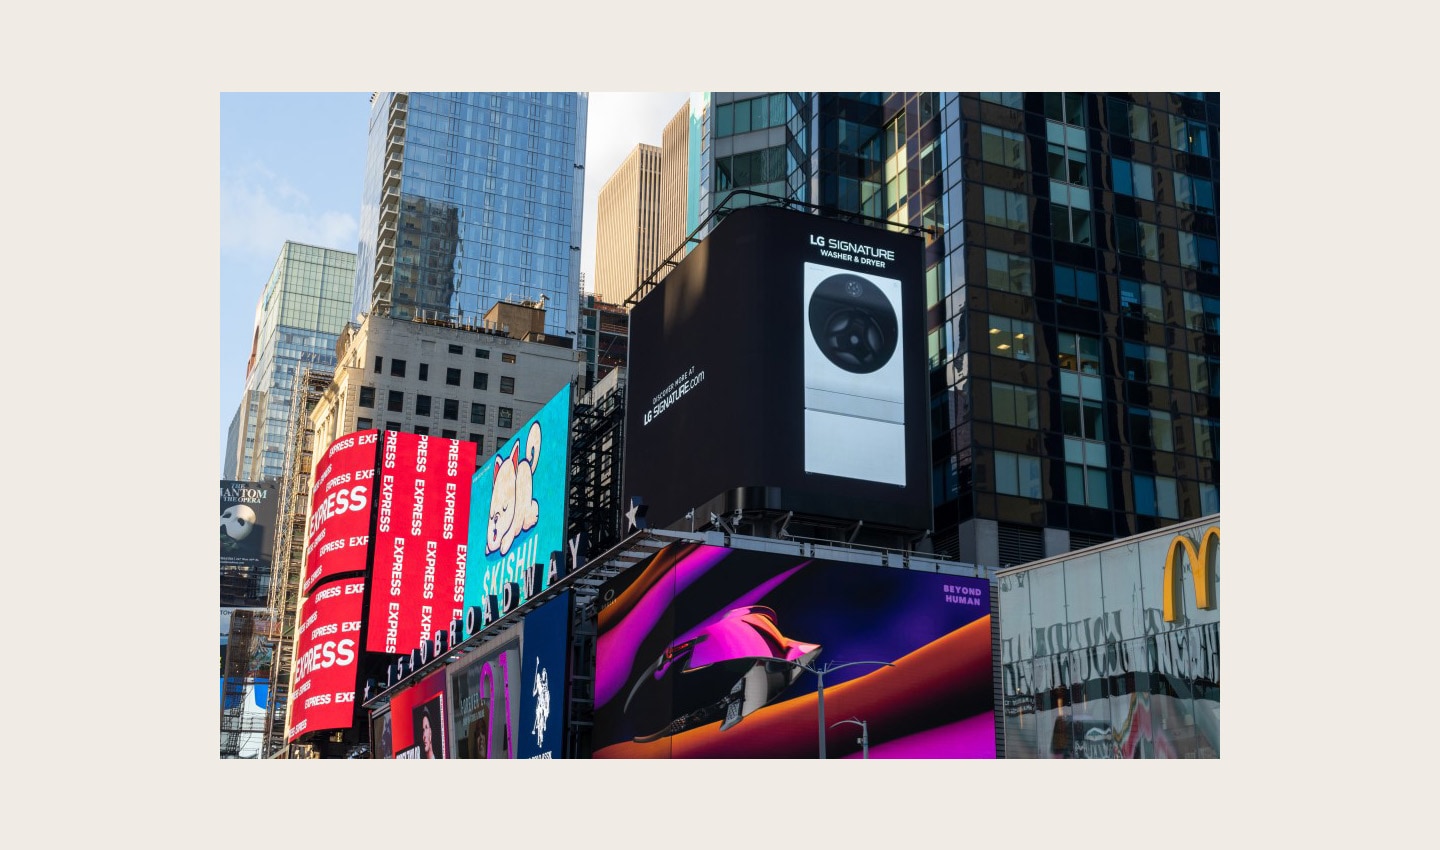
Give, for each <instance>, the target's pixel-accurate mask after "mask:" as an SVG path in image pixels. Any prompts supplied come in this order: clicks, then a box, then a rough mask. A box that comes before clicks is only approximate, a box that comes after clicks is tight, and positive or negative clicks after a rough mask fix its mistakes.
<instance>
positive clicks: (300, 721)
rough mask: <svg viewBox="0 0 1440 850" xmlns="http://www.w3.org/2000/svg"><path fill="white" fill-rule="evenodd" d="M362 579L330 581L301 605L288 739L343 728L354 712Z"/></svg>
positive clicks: (292, 674)
mask: <svg viewBox="0 0 1440 850" xmlns="http://www.w3.org/2000/svg"><path fill="white" fill-rule="evenodd" d="M364 598H365V582H364V581H363V580H362V579H358V578H357V579H353V580H349V581H335V582H329V583H327V584H326V585H325V586H323V587H321V588H320V589H319V590H317V591H316V592H315V593H314V594H313V595H311V596H310V597H308V598H306V599H305V601H304V603H302V604H301V606H300V614H299V616H300V624H299V627H298V628H296V630H295V664H294V667H293V668H292V670H291V674H290V675H291V685H290V720H289V722H290V727H289V729H288V730H287V731H286V740H287V741H293V740H295V738H296V737H298V736H300V735H303V734H305V733H308V732H318V731H321V730H326V729H347V728H349V727H350V725H351V723H352V721H353V720H354V713H355V679H356V675H355V661H356V656H358V655H359V650H360V647H359V637H360V612H361V610H362V609H363V607H364V606H363V605H362V600H363V599H364Z"/></svg>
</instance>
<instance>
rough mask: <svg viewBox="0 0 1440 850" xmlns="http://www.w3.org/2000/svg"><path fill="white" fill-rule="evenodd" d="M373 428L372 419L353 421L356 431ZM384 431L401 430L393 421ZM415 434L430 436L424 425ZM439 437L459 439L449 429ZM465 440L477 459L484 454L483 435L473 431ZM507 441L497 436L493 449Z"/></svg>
mask: <svg viewBox="0 0 1440 850" xmlns="http://www.w3.org/2000/svg"><path fill="white" fill-rule="evenodd" d="M374 427H375V420H373V419H367V418H365V417H363V416H362V417H360V418H358V419H356V420H355V430H357V431H368V430H369V429H371V428H374ZM385 429H386V430H387V431H399V430H402V429H401V428H400V423H399V422H394V421H389V422H386V423H385ZM415 433H416V434H418V435H420V436H422V437H428V436H430V429H429V428H428V427H426V426H424V425H416V426H415ZM440 436H441V437H443V438H445V439H447V440H458V439H460V436H459V434H457V433H456V432H455V431H454V430H453V429H451V428H441V429H440ZM465 439H467V440H469V441H470V442H472V443H474V444H475V456H476V458H477V459H478V458H479V457H480V455H483V454H484V453H485V435H484V434H476V433H475V432H474V431H471V432H470V433H469V434H467V435H466V437H465ZM508 439H510V437H509V436H508V435H506V434H497V435H496V437H495V448H496V449H497V450H498V449H499V447H500V446H503V445H505V441H506V440H508Z"/></svg>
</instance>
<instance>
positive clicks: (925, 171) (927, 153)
mask: <svg viewBox="0 0 1440 850" xmlns="http://www.w3.org/2000/svg"><path fill="white" fill-rule="evenodd" d="M939 174H940V145H939V143H937V142H931V143H930V144H928V145H926V146H925V147H923V148H921V149H920V185H921V186H924V185H925V184H926V183H929V182H930V181H931V180H934V179H935V178H936V176H938V175H939Z"/></svg>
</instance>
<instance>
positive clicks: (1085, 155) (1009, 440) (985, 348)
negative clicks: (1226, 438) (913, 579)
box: [688, 92, 1220, 566]
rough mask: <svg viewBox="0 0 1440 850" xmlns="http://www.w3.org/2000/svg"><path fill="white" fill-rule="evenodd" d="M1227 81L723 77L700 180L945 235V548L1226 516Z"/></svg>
mask: <svg viewBox="0 0 1440 850" xmlns="http://www.w3.org/2000/svg"><path fill="white" fill-rule="evenodd" d="M1219 113H1220V101H1219V95H1218V94H1214V93H1197V92H1180V93H1175V92H1166V93H1122V92H1108V93H1064V92H1051V93H1038V92H1037V93H1019V92H999V93H996V92H988V93H960V92H857V93H834V92H709V93H705V94H704V95H703V98H702V102H701V109H700V120H699V122H698V124H699V131H700V135H701V138H700V142H699V145H698V149H699V155H698V156H699V163H698V169H695V171H697V172H698V174H697V176H696V177H695V178H694V179H692V180H691V181H690V185H689V186H688V189H689V190H690V191H691V192H692V193H693V195H694V196H695V197H696V198H697V201H698V208H699V213H700V223H701V232H702V233H703V232H704V231H705V230H706V229H708V227H713V225H714V222H715V219H713V218H711V219H710V220H709V221H708V223H707V221H706V216H707V214H709V213H711V212H712V211H714V210H716V209H717V208H729V209H733V208H736V207H739V206H744V205H748V204H752V203H763V202H764V200H763V199H762V198H757V197H753V196H750V195H747V194H744V193H742V194H739V195H732V194H731V193H732V192H734V191H735V190H739V189H746V190H750V191H752V192H759V193H763V194H765V195H772V196H776V197H781V198H786V199H789V200H793V201H800V202H804V203H805V204H807V205H809V207H808V208H810V209H812V210H818V211H819V212H822V213H824V214H828V215H835V216H839V217H847V216H849V217H856V216H864V217H866V221H867V222H868V223H871V224H880V225H882V226H883V225H884V224H885V223H887V222H888V223H890V224H893V225H897V226H907V227H918V228H923V230H924V232H925V243H926V244H925V281H926V297H925V304H924V308H925V311H926V320H925V325H926V337H925V339H924V341H923V344H924V345H925V348H926V352H927V356H928V360H929V366H930V370H931V371H930V388H931V403H932V423H931V432H932V441H933V442H932V447H931V458H932V463H933V470H932V472H933V497H934V511H935V517H934V519H935V521H934V525H933V529H932V542H931V544H930V545H932V546H933V547H934V550H935V551H936V552H937V553H938V554H943V555H949V556H953V557H958V558H960V559H961V560H964V561H969V562H973V563H980V564H985V565H989V566H1005V565H1010V564H1020V563H1024V562H1027V561H1031V560H1034V559H1037V558H1043V557H1047V556H1053V555H1058V554H1062V553H1064V552H1068V551H1072V550H1074V549H1078V548H1083V547H1086V546H1090V545H1094V544H1097V543H1100V542H1103V541H1106V540H1111V539H1114V538H1118V537H1124V536H1127V535H1131V534H1136V533H1142V532H1145V531H1149V530H1153V529H1156V528H1159V527H1162V526H1165V525H1168V524H1172V523H1175V522H1178V521H1182V520H1187V519H1193V518H1196V517H1200V516H1204V515H1208V514H1212V513H1216V512H1218V511H1219V480H1220V474H1219V458H1220V455H1219V422H1220V415H1219V389H1220V384H1219V364H1220V359H1219V357H1220V351H1219V345H1220V340H1219V312H1220V311H1219V304H1220V298H1219V295H1220V292H1219V281H1220V278H1219V175H1220V160H1219V129H1220V127H1219V120H1220V116H1219Z"/></svg>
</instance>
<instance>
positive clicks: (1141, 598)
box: [995, 515, 1220, 758]
mask: <svg viewBox="0 0 1440 850" xmlns="http://www.w3.org/2000/svg"><path fill="white" fill-rule="evenodd" d="M1177 537H1178V538H1182V540H1180V541H1177ZM1219 543H1220V517H1219V516H1218V515H1216V516H1210V517H1205V518H1203V519H1201V520H1199V521H1196V522H1189V523H1184V524H1179V525H1175V526H1172V527H1170V528H1167V529H1165V530H1163V531H1160V532H1151V533H1149V534H1145V535H1139V536H1137V537H1133V538H1127V539H1125V540H1123V541H1117V542H1116V543H1115V544H1112V545H1106V546H1098V547H1094V548H1091V549H1086V550H1084V551H1083V552H1077V553H1076V554H1074V555H1073V556H1070V557H1065V558H1055V559H1050V560H1047V561H1042V562H1039V563H1036V564H1031V565H1027V566H1026V567H1023V568H1020V569H1016V570H1009V571H1002V572H1001V573H1000V574H999V575H998V577H997V579H996V585H995V586H996V588H997V589H998V594H997V596H998V600H999V611H1000V674H1001V685H1002V692H1003V695H1004V702H1003V709H1002V711H1001V715H1002V717H1000V718H998V720H999V721H1000V722H999V723H997V725H999V726H1002V727H1003V729H1002V734H1001V737H1002V740H1003V741H1004V753H1005V757H1006V758H1218V757H1219V756H1220V603H1219V598H1220V597H1219V592H1220V577H1219V572H1220V556H1219V549H1220V545H1219ZM1187 544H1188V545H1187ZM1172 555H1173V556H1174V561H1173V563H1172V565H1171V567H1170V568H1169V569H1170V570H1173V573H1171V572H1169V570H1167V559H1170V558H1171V557H1172ZM1202 564H1203V566H1204V568H1203V569H1201V565H1202ZM1167 577H1168V578H1169V579H1170V580H1171V582H1172V583H1170V584H1167ZM1202 590H1203V592H1197V591H1202ZM1167 594H1168V595H1169V596H1170V599H1169V600H1168V604H1169V606H1170V610H1169V611H1168V612H1167V600H1166V598H1165V597H1166V596H1167ZM1202 606H1205V607H1202ZM1167 614H1168V616H1167Z"/></svg>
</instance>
